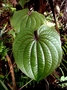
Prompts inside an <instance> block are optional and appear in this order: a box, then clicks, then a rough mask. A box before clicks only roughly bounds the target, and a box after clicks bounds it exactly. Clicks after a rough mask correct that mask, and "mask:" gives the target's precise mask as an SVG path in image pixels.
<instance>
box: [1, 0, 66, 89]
mask: <svg viewBox="0 0 67 90" xmlns="http://www.w3.org/2000/svg"><path fill="white" fill-rule="evenodd" d="M53 1H54V8H55V14H56V18H57V20H58V21H57V22H58V25H59V30H60V36H61V41H62V46H63V47H65V46H64V45H67V42H66V40H67V1H65V0H53ZM4 5H5V4H3V2H2V1H1V2H0V40H1V41H2V40H3V41H5V43H4V44H5V45H6V48H8V47H9V49H10V50H9V51H8V53H9V56H10V58H11V60H13V57H12V53H11V48H12V38H11V36H10V35H9V34H8V32H9V31H11V30H12V27H11V24H10V18H11V16H12V11H11V9H10V8H9V6H4ZM11 7H12V6H11ZM46 7H47V8H46V9H45V10H46V11H45V12H47V11H48V13H47V14H46V17H47V16H49V14H50V13H52V11H51V9H50V5H49V4H48V3H46ZM49 17H50V16H49ZM50 19H51V18H50ZM3 29H4V34H3V36H2V37H1V33H2V30H3ZM65 49H67V46H66V47H65ZM64 52H65V54H64V56H63V58H64V60H66V59H67V53H66V51H64ZM1 59H2V57H1ZM12 63H13V61H12ZM63 64H64V65H65V67H64V66H63ZM63 64H61V65H60V68H62V69H63V72H64V76H67V68H66V65H67V63H65V62H64V61H63ZM6 66H7V67H6ZM7 68H8V64H7V62H6V61H5V62H4V61H3V60H0V75H5V73H6V72H9V70H6V69H7ZM18 72H19V71H18ZM18 72H16V73H15V75H16V74H17V73H18ZM20 75H21V72H20ZM8 76H9V78H10V79H9V80H8V81H11V77H10V75H8ZM61 76H62V73H61V71H60V69H59V68H57V69H56V71H54V73H53V74H52V75H49V76H48V77H47V80H42V81H40V82H39V83H36V82H35V85H31V86H30V85H28V88H26V87H25V88H23V89H22V90H27V89H32V90H34V89H42V90H43V89H45V90H67V86H65V87H62V86H63V85H64V84H65V83H64V82H62V83H61V82H60V81H58V79H57V78H56V77H58V78H60V77H61ZM17 77H19V76H18V74H17V76H16V79H17ZM5 82H7V80H5ZM66 83H67V82H66ZM17 85H19V84H17Z"/></svg>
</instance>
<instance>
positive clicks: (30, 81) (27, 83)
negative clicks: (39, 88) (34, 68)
mask: <svg viewBox="0 0 67 90" xmlns="http://www.w3.org/2000/svg"><path fill="white" fill-rule="evenodd" d="M31 81H32V80H30V81H29V82H27V83H26V84H25V85H23V86H22V87H21V88H20V89H19V90H22V88H24V87H25V86H27V85H28V84H29V83H30V82H31Z"/></svg>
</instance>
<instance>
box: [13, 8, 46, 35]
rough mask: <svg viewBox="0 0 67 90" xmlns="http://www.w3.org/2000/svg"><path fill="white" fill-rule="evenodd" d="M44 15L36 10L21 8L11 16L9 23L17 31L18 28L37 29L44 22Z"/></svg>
mask: <svg viewBox="0 0 67 90" xmlns="http://www.w3.org/2000/svg"><path fill="white" fill-rule="evenodd" d="M44 21H45V17H44V15H42V14H40V13H38V12H37V11H29V9H23V10H19V11H16V12H15V13H14V15H13V17H12V20H11V25H12V27H13V28H14V29H15V31H16V32H17V33H18V32H19V31H20V28H23V27H30V28H32V29H35V30H37V29H38V28H39V27H40V26H41V25H43V24H44Z"/></svg>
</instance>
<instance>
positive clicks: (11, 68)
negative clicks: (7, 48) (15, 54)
mask: <svg viewBox="0 0 67 90" xmlns="http://www.w3.org/2000/svg"><path fill="white" fill-rule="evenodd" d="M6 59H7V61H8V65H9V68H10V73H11V77H12V83H13V90H17V87H16V81H15V75H14V70H13V65H12V62H11V59H10V57H9V55H8V54H7V55H6Z"/></svg>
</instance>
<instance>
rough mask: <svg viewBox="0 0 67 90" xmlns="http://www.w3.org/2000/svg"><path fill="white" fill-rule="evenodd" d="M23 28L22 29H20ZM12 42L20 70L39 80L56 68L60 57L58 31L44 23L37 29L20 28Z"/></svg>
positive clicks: (60, 49)
mask: <svg viewBox="0 0 67 90" xmlns="http://www.w3.org/2000/svg"><path fill="white" fill-rule="evenodd" d="M22 29H23V30H22ZM22 29H21V31H20V32H19V33H18V34H17V37H16V38H15V41H14V43H13V54H14V58H15V61H16V63H17V65H18V67H19V68H20V70H21V71H22V72H23V73H24V74H26V75H27V76H28V77H30V78H32V79H34V80H36V81H39V80H42V79H43V78H46V77H47V76H48V75H49V74H51V73H52V72H53V70H54V69H56V68H57V67H58V66H59V64H60V62H61V59H62V48H61V40H60V35H59V34H58V32H57V31H56V30H55V29H54V28H52V27H48V26H46V25H42V26H41V27H40V28H39V29H38V30H36V31H35V30H34V29H31V28H22Z"/></svg>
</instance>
